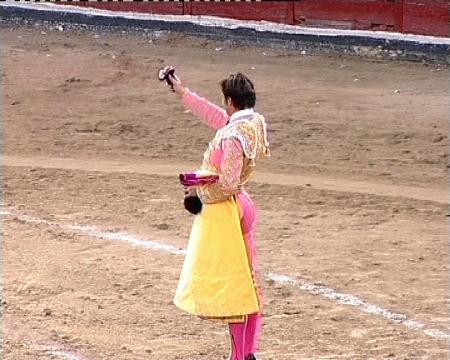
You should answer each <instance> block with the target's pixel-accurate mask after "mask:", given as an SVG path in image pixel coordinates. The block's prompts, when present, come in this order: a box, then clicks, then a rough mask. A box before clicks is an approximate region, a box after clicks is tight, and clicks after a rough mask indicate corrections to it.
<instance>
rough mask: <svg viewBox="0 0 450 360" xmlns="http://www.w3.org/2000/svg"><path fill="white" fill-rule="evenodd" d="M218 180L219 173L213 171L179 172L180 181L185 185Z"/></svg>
mask: <svg viewBox="0 0 450 360" xmlns="http://www.w3.org/2000/svg"><path fill="white" fill-rule="evenodd" d="M218 180H219V175H216V174H213V173H203V172H202V173H200V172H188V173H184V174H180V183H181V185H183V186H186V187H192V186H203V185H211V184H214V183H216V182H217V181H218Z"/></svg>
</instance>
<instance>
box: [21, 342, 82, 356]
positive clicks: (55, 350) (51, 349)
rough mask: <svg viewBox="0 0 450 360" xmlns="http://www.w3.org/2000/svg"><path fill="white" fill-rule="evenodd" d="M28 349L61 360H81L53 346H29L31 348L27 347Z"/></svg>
mask: <svg viewBox="0 0 450 360" xmlns="http://www.w3.org/2000/svg"><path fill="white" fill-rule="evenodd" d="M29 348H30V349H32V350H37V351H43V352H46V353H47V354H50V355H52V356H55V357H57V358H58V359H62V360H82V358H80V357H78V356H77V355H76V354H75V353H73V352H70V351H67V350H64V349H63V348H62V347H60V346H54V345H39V346H34V345H31V346H29Z"/></svg>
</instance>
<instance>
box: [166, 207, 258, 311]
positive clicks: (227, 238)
mask: <svg viewBox="0 0 450 360" xmlns="http://www.w3.org/2000/svg"><path fill="white" fill-rule="evenodd" d="M174 303H175V305H176V306H177V307H178V308H180V309H181V310H183V311H186V312H187V313H189V314H193V315H197V316H200V317H207V318H208V317H210V318H220V317H230V318H232V317H239V316H242V315H247V314H253V313H256V312H258V311H259V305H258V298H257V293H256V288H255V284H254V282H253V278H252V275H251V271H250V266H249V260H248V255H247V251H246V246H245V242H244V238H243V235H242V231H241V224H240V219H239V212H238V208H237V205H236V202H235V200H234V199H230V200H227V201H224V202H220V203H216V204H204V205H203V209H202V212H201V213H200V215H197V216H195V220H194V224H193V226H192V230H191V235H190V238H189V243H188V247H187V254H186V258H185V260H184V264H183V268H182V270H181V275H180V280H179V283H178V287H177V290H176V293H175V298H174Z"/></svg>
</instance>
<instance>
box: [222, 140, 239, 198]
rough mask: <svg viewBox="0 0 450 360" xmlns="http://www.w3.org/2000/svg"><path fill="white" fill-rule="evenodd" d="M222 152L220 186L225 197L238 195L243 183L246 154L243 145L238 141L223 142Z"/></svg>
mask: <svg viewBox="0 0 450 360" xmlns="http://www.w3.org/2000/svg"><path fill="white" fill-rule="evenodd" d="M222 150H223V156H222V161H221V163H220V170H221V171H220V177H219V181H218V185H219V188H220V189H221V190H222V192H223V193H224V194H225V195H232V194H234V193H236V190H237V189H238V186H239V183H240V181H241V172H242V166H243V163H244V153H243V150H242V145H241V143H240V142H239V140H237V139H225V140H223V141H222Z"/></svg>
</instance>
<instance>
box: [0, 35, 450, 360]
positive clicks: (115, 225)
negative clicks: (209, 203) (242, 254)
mask: <svg viewBox="0 0 450 360" xmlns="http://www.w3.org/2000/svg"><path fill="white" fill-rule="evenodd" d="M0 36H1V42H2V64H3V66H2V73H3V74H2V75H3V89H2V90H3V103H4V108H3V115H4V119H5V121H4V140H5V143H4V158H3V162H4V165H5V166H4V174H3V177H4V185H3V188H4V190H3V194H4V197H3V202H4V210H5V211H6V213H5V215H4V220H3V234H4V242H3V274H4V298H3V304H4V313H3V315H4V327H3V328H4V347H3V353H4V359H14V360H28V359H33V360H34V359H72V360H77V359H86V360H101V359H108V360H109V359H118V360H119V359H120V360H122V359H130V360H139V359H155V360H165V359H184V360H197V359H198V360H200V359H226V357H227V355H228V343H227V341H228V340H227V331H226V328H225V327H224V326H221V325H217V324H213V323H209V322H205V321H201V320H198V319H196V318H190V317H189V316H187V315H185V314H183V313H181V312H180V311H178V310H177V309H176V308H175V307H174V306H173V305H172V302H171V301H172V296H173V293H174V290H175V287H176V283H177V277H178V273H179V271H180V269H181V265H182V261H183V258H182V256H180V255H175V254H172V253H170V252H167V251H164V250H152V249H148V248H144V247H142V246H132V245H130V244H129V243H127V242H124V241H114V240H111V239H109V240H108V239H105V238H104V237H103V238H101V237H99V236H95V234H94V233H93V231H94V230H92V229H91V230H89V229H88V230H86V228H81V227H78V228H75V227H74V225H76V224H78V225H80V224H81V225H85V226H95V227H96V229H98V231H100V230H101V231H109V232H126V233H128V234H132V235H136V236H139V237H140V238H142V239H146V240H152V241H157V242H158V243H162V244H169V245H173V246H174V247H175V248H184V247H185V246H186V239H187V237H188V234H189V230H190V225H191V223H192V217H191V216H189V215H188V214H187V213H186V212H185V211H184V210H183V209H182V208H181V199H182V195H183V194H182V190H181V189H180V187H179V186H178V184H177V174H178V173H179V172H181V171H183V170H191V169H194V168H195V167H196V166H198V164H199V163H200V161H201V158H202V153H203V150H204V148H205V146H206V144H207V142H208V140H209V139H211V137H212V136H213V132H212V131H211V130H210V129H208V128H207V127H206V126H205V125H203V124H202V123H201V122H200V121H198V120H197V119H195V118H193V117H192V115H191V114H189V113H186V112H184V109H183V108H182V106H181V105H180V103H179V101H178V99H177V98H176V97H175V96H174V95H172V94H170V93H169V92H168V91H167V89H166V88H165V87H164V86H162V85H161V84H160V83H159V82H158V81H155V74H156V70H157V68H158V67H160V66H162V65H163V64H174V65H175V66H176V68H177V69H178V70H179V73H180V76H182V77H183V79H185V83H186V85H187V86H189V87H190V88H191V89H193V90H195V91H197V92H198V93H200V94H201V95H204V96H208V97H209V98H210V99H211V100H213V101H215V102H217V103H219V104H220V102H221V97H220V90H219V86H218V82H219V81H220V79H221V78H222V77H224V76H225V75H227V74H228V73H229V72H235V71H237V70H241V71H243V72H245V73H247V74H248V75H249V76H250V77H251V78H252V79H254V82H255V84H256V87H257V93H258V110H259V111H260V112H261V113H263V114H265V115H266V117H267V119H268V121H269V122H270V129H271V131H270V137H271V139H270V140H271V144H272V153H273V155H272V158H271V159H270V161H268V162H267V163H265V164H262V166H261V168H260V173H259V175H258V176H256V177H255V182H252V183H251V184H250V185H249V190H250V192H251V193H252V194H253V196H254V198H255V200H256V202H257V204H258V206H259V209H260V218H261V220H260V227H259V230H258V237H257V240H258V244H259V245H258V247H259V253H260V262H261V267H262V272H263V275H264V281H263V283H262V285H263V288H264V292H265V300H264V303H265V313H266V319H265V327H264V335H263V339H262V344H261V358H262V359H264V360H269V359H272V360H288V359H289V360H291V359H292V360H294V359H361V360H366V359H404V360H406V359H410V360H412V359H447V357H448V336H447V337H443V338H442V337H439V336H437V334H438V333H437V332H436V331H434V332H433V331H432V330H438V331H440V332H445V333H448V332H449V330H448V328H449V324H448V311H447V305H448V304H447V294H448V247H447V235H448V232H447V219H448V218H447V217H446V216H447V206H448V192H447V170H448V169H447V168H448V136H447V133H448V128H447V121H448V69H447V68H445V67H442V66H439V65H433V66H427V65H424V64H414V63H405V62H378V61H369V60H363V59H346V58H341V57H337V56H335V57H325V56H309V55H300V54H296V53H294V52H290V51H286V50H275V49H270V48H266V49H264V48H248V47H242V46H231V45H226V44H220V43H216V42H212V41H208V40H203V39H195V38H188V37H185V36H181V35H173V34H172V35H170V34H155V35H154V36H153V37H152V38H151V39H150V38H148V37H147V38H146V37H141V36H138V35H130V34H122V33H116V34H111V33H109V34H106V33H98V34H96V33H94V32H84V33H75V32H71V33H66V32H60V31H49V30H48V29H43V28H34V29H30V28H16V29H14V30H13V29H9V28H3V29H2V30H1V35H0ZM149 39H150V40H151V41H149ZM97 235H98V234H97ZM103 235H104V234H103ZM269 272H272V273H276V274H280V275H287V276H289V277H291V278H293V279H298V280H300V281H302V282H306V283H308V284H316V285H323V286H325V287H327V288H330V289H333V290H334V291H335V292H341V293H345V294H348V295H353V296H356V297H358V298H359V299H362V300H364V301H366V302H367V303H369V304H373V305H377V306H379V307H380V308H382V309H386V310H389V311H390V312H392V313H397V314H403V315H405V318H398V319H399V320H402V322H401V323H398V322H397V323H396V322H395V321H392V320H390V319H389V317H392V316H391V315H390V314H391V313H386V312H384V313H383V311H381V312H382V314H381V315H380V314H376V312H377V309H376V308H374V307H370V306H368V307H369V308H370V309H369V312H365V311H363V309H365V308H367V306H366V307H365V306H364V305H361V304H360V305H358V306H351V305H348V304H343V303H342V302H339V301H338V300H336V299H330V298H327V297H325V296H323V295H320V294H313V292H311V291H306V290H304V289H300V288H299V286H295V285H294V284H288V283H282V282H279V281H274V280H271V279H269V278H268V273H269ZM297 285H298V284H297ZM333 294H335V293H333ZM331 297H332V296H331ZM378 312H380V311H378ZM394 317H395V316H394ZM409 320H414V321H418V322H420V324H419V325H417V324H416V323H413V322H412V321H409ZM430 329H431V330H430Z"/></svg>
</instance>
